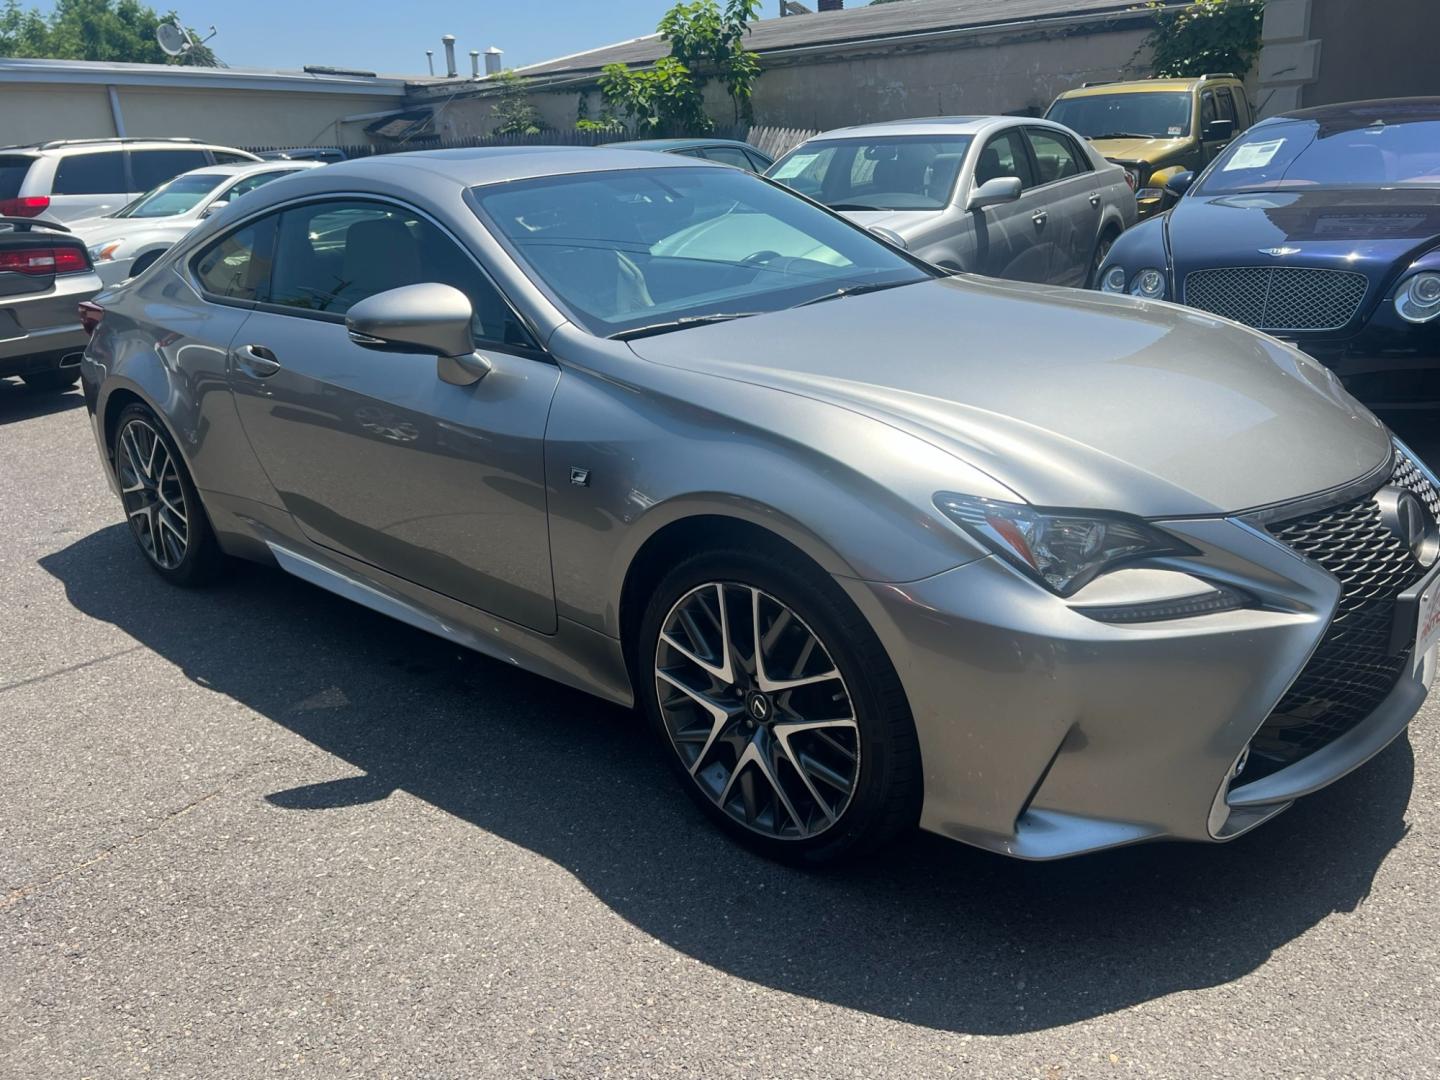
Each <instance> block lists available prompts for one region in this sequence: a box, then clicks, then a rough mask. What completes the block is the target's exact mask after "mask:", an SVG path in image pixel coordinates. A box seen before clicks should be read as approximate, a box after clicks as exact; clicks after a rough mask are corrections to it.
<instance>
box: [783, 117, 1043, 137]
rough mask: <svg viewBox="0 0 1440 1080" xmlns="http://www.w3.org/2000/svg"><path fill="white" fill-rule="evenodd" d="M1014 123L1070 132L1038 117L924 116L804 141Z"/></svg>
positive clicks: (972, 131)
mask: <svg viewBox="0 0 1440 1080" xmlns="http://www.w3.org/2000/svg"><path fill="white" fill-rule="evenodd" d="M1017 124H1024V125H1026V126H1034V127H1048V128H1058V129H1059V130H1061V131H1064V132H1066V133H1070V129H1069V128H1067V127H1065V126H1064V125H1062V124H1057V123H1055V122H1054V121H1053V120H1045V119H1043V118H1041V117H1038V116H925V117H918V118H916V119H913V120H886V121H884V122H883V123H878V124H857V125H855V126H854V127H843V128H834V129H832V130H830V131H822V132H820V134H818V135H812V136H811V137H810V138H809V139H807V140H806V142H831V141H834V140H837V139H869V138H874V137H876V136H903V135H980V134H982V133H984V132H987V131H992V130H994V129H996V128H1002V127H1009V126H1013V125H1017Z"/></svg>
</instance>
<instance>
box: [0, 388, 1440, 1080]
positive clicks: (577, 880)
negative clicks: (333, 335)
mask: <svg viewBox="0 0 1440 1080" xmlns="http://www.w3.org/2000/svg"><path fill="white" fill-rule="evenodd" d="M1399 419H1400V421H1401V422H1402V426H1403V427H1404V428H1405V429H1406V433H1407V434H1409V435H1411V436H1412V437H1413V438H1415V439H1416V440H1417V441H1420V442H1421V443H1422V444H1423V446H1424V448H1425V449H1424V452H1426V453H1431V454H1433V455H1434V457H1433V458H1432V460H1440V438H1437V437H1435V436H1436V435H1440V431H1437V429H1440V422H1436V421H1430V420H1427V419H1424V418H1418V419H1417V418H1410V419H1409V420H1408V421H1407V420H1406V419H1405V418H1399ZM0 483H3V488H0V491H3V497H0V523H3V539H4V543H3V545H0V598H3V603H0V1076H6V1077H17V1078H18V1077H27V1078H29V1077H87V1076H88V1077H107V1078H108V1077H130V1076H141V1075H148V1076H160V1077H204V1078H207V1080H214V1078H220V1077H225V1078H228V1077H260V1076H272V1075H282V1074H294V1075H301V1076H306V1077H332V1076H394V1077H557V1078H571V1077H575V1078H585V1077H602V1076H604V1077H645V1076H667V1077H668V1076H681V1077H697V1078H698V1077H703V1078H719V1077H766V1078H769V1077H785V1078H791V1077H826V1078H828V1077H867V1078H868V1077H941V1076H950V1075H956V1076H977V1077H1012V1076H1013V1077H1043V1078H1045V1080H1058V1078H1062V1077H1088V1076H1096V1077H1109V1076H1142V1077H1168V1076H1177V1077H1179V1076H1185V1077H1188V1076H1204V1077H1228V1076H1247V1077H1248V1076H1299V1075H1305V1076H1327V1077H1328V1076H1375V1077H1381V1076H1384V1077H1410V1076H1414V1077H1422V1076H1435V1075H1436V1074H1437V1070H1440V1065H1437V1059H1440V944H1437V937H1440V810H1437V802H1440V798H1437V796H1440V732H1437V728H1440V708H1437V705H1436V704H1435V703H1433V702H1432V703H1431V704H1429V705H1428V706H1427V707H1426V709H1425V711H1424V712H1423V713H1422V714H1421V715H1420V717H1419V718H1418V719H1417V721H1416V722H1415V724H1414V725H1413V727H1412V730H1411V733H1410V735H1409V737H1408V738H1407V739H1402V740H1401V741H1399V742H1398V743H1396V744H1395V745H1393V746H1391V747H1390V748H1389V749H1388V750H1387V751H1386V752H1385V753H1384V754H1382V755H1381V756H1380V757H1378V758H1377V759H1375V760H1374V761H1373V762H1371V763H1370V764H1369V765H1368V766H1367V767H1365V768H1364V769H1362V770H1360V771H1359V772H1357V773H1355V774H1353V775H1352V776H1350V777H1348V778H1346V779H1345V780H1343V781H1341V782H1340V783H1338V784H1336V785H1335V786H1333V787H1331V788H1330V789H1328V790H1326V791H1324V792H1322V793H1320V794H1318V795H1316V796H1313V797H1311V798H1309V799H1306V800H1304V801H1303V802H1302V803H1300V804H1299V805H1297V806H1296V807H1295V808H1294V809H1292V810H1291V811H1289V812H1287V813H1286V814H1283V815H1282V816H1281V817H1280V818H1279V819H1277V820H1276V821H1274V822H1272V823H1270V824H1269V825H1267V826H1265V827H1264V828H1262V829H1260V830H1258V831H1257V832H1255V833H1252V834H1250V835H1249V836H1246V837H1244V838H1242V839H1240V840H1239V841H1237V842H1235V843H1233V844H1230V845H1225V846H1189V845H1180V844H1155V845H1149V846H1143V847H1137V848H1132V849H1128V850H1124V851H1119V852H1113V853H1109V854H1105V855H1100V856H1092V857H1089V858H1083V859H1077V860H1071V861H1068V862H1063V863H1057V864H1048V865H1029V864H1022V863H1016V862H1011V861H1008V860H1005V859H1002V858H1000V857H997V856H992V855H988V854H984V853H981V852H978V851H975V850H971V849H969V848H966V847H963V846H961V845H958V844H952V843H948V842H945V841H941V840H938V839H934V838H929V837H923V836H917V837H916V838H914V839H913V840H911V841H909V842H907V843H905V844H902V845H899V846H898V847H897V848H896V850H894V851H893V852H890V853H889V854H887V855H886V856H884V857H883V858H880V859H877V860H874V861H871V862H868V863H866V864H864V865H861V866H859V867H855V868H851V869H846V870H841V871H835V872H830V873H804V872H799V871H795V870H790V869H786V868H783V867H780V866H776V865H773V864H770V863H767V862H765V861H763V860H761V859H759V858H757V857H754V856H752V855H750V854H748V853H746V852H745V851H743V850H741V849H738V848H736V847H734V846H733V845H731V844H730V843H728V842H727V841H725V840H724V839H723V838H721V837H720V836H719V835H718V834H717V833H716V832H715V831H714V830H713V829H712V828H711V827H710V826H709V825H708V824H707V823H706V822H705V821H704V820H703V819H702V818H701V816H700V815H699V814H698V812H697V811H695V810H694V809H693V808H692V806H691V804H690V803H689V801H688V800H687V799H686V798H685V797H684V796H683V794H682V793H681V792H680V791H679V790H678V788H677V787H676V786H675V782H674V780H673V779H672V777H671V776H670V774H669V773H668V772H667V770H666V767H665V763H664V761H663V760H662V759H661V757H660V756H659V753H658V751H657V749H656V747H654V746H653V745H652V743H651V741H650V739H649V737H648V736H647V734H646V732H645V731H644V730H643V729H642V728H641V726H640V725H639V724H638V723H637V722H636V721H635V720H634V718H633V717H632V716H631V715H630V714H629V713H627V712H625V711H622V710H619V709H615V708H612V707H609V706H606V705H602V704H599V703H597V702H595V701H593V700H591V699H589V698H587V697H585V696H583V695H581V694H579V693H576V692H573V691H570V690H567V689H564V688H561V687H557V686H555V685H552V684H550V683H547V682H545V681H544V680H541V679H539V678H535V677H532V676H529V675H526V674H524V673H522V672H519V671H516V670H514V669H513V668H508V667H506V666H504V665H501V664H499V663H496V662H493V661H490V660H487V659H485V658H482V657H480V656H476V655H472V654H468V653H463V652H460V651H458V650H457V649H456V648H455V647H454V646H451V645H449V644H446V643H445V642H442V641H440V640H438V639H435V638H431V637H428V636H426V635H425V634H423V633H421V632H419V631H416V630H413V629H410V628H408V627H406V626H403V625H401V624H399V623H396V622H393V621H390V620H387V619H385V618H383V617H381V616H379V615H375V614H372V613H370V612H368V611H365V610H362V609H360V608H358V607H355V606H353V605H350V604H347V603H346V602H344V601H342V600H339V599H336V598H333V597H331V596H330V595H328V594H326V593H323V592H321V591H319V590H316V589H314V588H311V587H309V586H307V585H304V584H302V583H300V582H298V581H295V580H293V579H290V578H288V577H286V576H284V575H282V574H281V573H279V572H278V571H274V570H268V569H264V568H259V567H243V568H241V569H240V570H239V571H238V572H237V573H236V574H235V575H234V576H233V577H231V578H230V579H229V580H228V581H227V582H225V583H224V584H221V585H218V586H216V587H214V588H210V589H207V590H203V591H195V592H186V591H181V590H176V589H173V588H170V587H168V586H166V585H165V584H164V583H163V582H161V581H160V580H159V578H158V577H156V576H155V575H154V574H152V573H150V572H149V571H148V570H147V568H146V567H145V566H144V565H143V563H142V561H141V557H140V555H139V554H138V553H137V552H136V551H135V550H134V548H133V547H132V544H131V542H130V539H129V537H128V536H127V534H126V532H125V530H124V527H123V525H122V523H121V514H120V508H119V505H118V503H117V502H116V500H115V499H114V498H113V497H112V496H111V494H110V493H109V490H108V489H107V487H106V486H105V483H104V481H103V479H102V476H101V473H100V469H99V466H98V464H97V462H96V460H95V452H94V448H93V442H92V439H91V436H90V433H89V430H88V425H87V420H86V416H85V411H84V408H83V406H82V403H81V400H80V397H79V395H78V394H75V393H70V394H66V395H64V396H63V397H44V396H38V395H32V394H28V393H25V392H24V391H23V390H21V389H20V388H19V387H18V386H16V385H14V384H10V383H4V382H3V381H0Z"/></svg>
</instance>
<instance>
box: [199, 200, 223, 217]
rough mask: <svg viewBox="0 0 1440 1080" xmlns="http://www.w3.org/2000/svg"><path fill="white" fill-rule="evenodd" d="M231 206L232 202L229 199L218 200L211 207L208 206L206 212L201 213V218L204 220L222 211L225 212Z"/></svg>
mask: <svg viewBox="0 0 1440 1080" xmlns="http://www.w3.org/2000/svg"><path fill="white" fill-rule="evenodd" d="M229 205H230V200H229V199H216V200H215V201H214V202H212V203H211V204H210V205H209V206H207V207H206V208H205V209H204V210H202V211H200V216H201V217H202V218H207V217H209V216H210V215H211V214H218V213H219V212H220V211H221V210H224V209H225V207H227V206H229Z"/></svg>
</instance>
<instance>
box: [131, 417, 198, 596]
mask: <svg viewBox="0 0 1440 1080" xmlns="http://www.w3.org/2000/svg"><path fill="white" fill-rule="evenodd" d="M115 456H116V466H117V472H118V474H119V478H120V497H121V499H122V501H123V502H124V505H125V516H126V517H127V518H128V519H129V522H130V529H131V531H132V532H134V534H135V539H136V540H137V541H138V542H139V544H140V548H141V550H142V551H144V552H145V554H146V555H147V556H149V558H150V560H151V561H152V562H154V563H155V565H156V566H159V567H160V568H161V569H163V570H173V569H175V568H176V567H177V566H179V565H180V564H181V562H183V561H184V559H185V552H186V551H187V550H188V548H189V543H190V524H189V519H188V518H187V516H186V513H185V492H184V489H183V488H182V486H181V484H180V471H179V467H178V465H177V463H176V461H175V459H174V457H173V456H172V455H171V453H170V451H169V449H168V448H167V447H166V445H165V442H164V440H163V439H161V438H160V435H159V433H158V432H157V431H156V430H155V428H153V427H152V426H151V425H150V424H148V423H146V422H145V421H144V420H138V419H137V420H130V421H129V422H127V423H126V424H125V426H124V427H123V428H121V429H120V437H119V438H118V439H117V440H116V455H115Z"/></svg>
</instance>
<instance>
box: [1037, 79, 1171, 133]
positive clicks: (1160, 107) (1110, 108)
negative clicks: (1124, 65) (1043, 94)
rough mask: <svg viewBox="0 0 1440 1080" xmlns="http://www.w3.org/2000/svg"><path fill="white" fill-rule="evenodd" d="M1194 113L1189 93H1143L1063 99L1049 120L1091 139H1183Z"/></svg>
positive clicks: (1055, 107)
mask: <svg viewBox="0 0 1440 1080" xmlns="http://www.w3.org/2000/svg"><path fill="white" fill-rule="evenodd" d="M1191 109H1192V107H1191V97H1190V93H1189V91H1186V90H1180V91H1172V90H1140V91H1132V92H1131V93H1128V94H1126V93H1116V94H1087V95H1085V96H1084V97H1073V98H1061V99H1060V100H1059V101H1057V102H1055V104H1054V105H1051V106H1050V111H1049V112H1047V113H1046V114H1045V119H1046V120H1054V121H1055V122H1056V123H1057V124H1064V125H1065V126H1066V127H1068V128H1069V129H1070V130H1071V131H1077V132H1079V133H1080V134H1081V135H1084V136H1085V137H1086V138H1087V139H1124V138H1130V139H1183V138H1185V137H1186V136H1188V135H1189V134H1190V113H1191Z"/></svg>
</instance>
